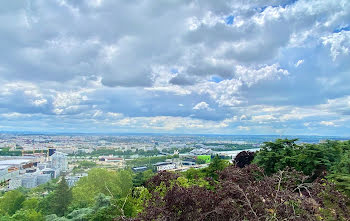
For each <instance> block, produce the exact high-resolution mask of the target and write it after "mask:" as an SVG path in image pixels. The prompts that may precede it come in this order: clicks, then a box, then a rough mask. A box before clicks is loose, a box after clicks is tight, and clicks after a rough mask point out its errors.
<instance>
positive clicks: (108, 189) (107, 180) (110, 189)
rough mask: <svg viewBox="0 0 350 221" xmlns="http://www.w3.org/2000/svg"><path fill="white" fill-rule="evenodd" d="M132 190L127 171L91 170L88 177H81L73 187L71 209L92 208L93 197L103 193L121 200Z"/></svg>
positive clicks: (130, 176) (130, 175)
mask: <svg viewBox="0 0 350 221" xmlns="http://www.w3.org/2000/svg"><path fill="white" fill-rule="evenodd" d="M131 188H132V173H131V171H127V170H120V171H117V172H116V171H111V170H107V169H103V168H94V169H91V170H90V171H89V173H88V176H86V177H82V178H81V179H80V180H79V181H78V182H77V183H76V185H75V186H74V187H73V207H77V208H82V207H85V206H92V205H94V203H95V197H96V196H97V195H98V194H100V193H103V194H105V195H108V196H112V197H116V198H122V197H125V196H126V195H128V193H129V192H130V189H131Z"/></svg>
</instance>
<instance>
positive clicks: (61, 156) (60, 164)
mask: <svg viewBox="0 0 350 221" xmlns="http://www.w3.org/2000/svg"><path fill="white" fill-rule="evenodd" d="M51 167H52V168H53V169H59V170H60V172H64V171H67V169H68V159H67V154H65V153H60V152H55V153H54V154H52V155H51Z"/></svg>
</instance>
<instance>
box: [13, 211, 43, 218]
mask: <svg viewBox="0 0 350 221" xmlns="http://www.w3.org/2000/svg"><path fill="white" fill-rule="evenodd" d="M11 218H12V219H13V220H18V221H44V220H45V219H44V216H43V215H42V214H41V213H40V212H37V211H36V210H34V209H26V210H25V209H21V210H18V211H17V212H16V213H15V214H14V215H13V216H12V217H11Z"/></svg>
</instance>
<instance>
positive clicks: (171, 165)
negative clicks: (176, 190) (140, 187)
mask: <svg viewBox="0 0 350 221" xmlns="http://www.w3.org/2000/svg"><path fill="white" fill-rule="evenodd" d="M153 166H155V167H156V169H157V171H163V170H172V169H175V168H176V164H175V163H171V162H159V163H156V164H153Z"/></svg>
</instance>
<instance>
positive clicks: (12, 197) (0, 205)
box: [0, 190, 25, 215]
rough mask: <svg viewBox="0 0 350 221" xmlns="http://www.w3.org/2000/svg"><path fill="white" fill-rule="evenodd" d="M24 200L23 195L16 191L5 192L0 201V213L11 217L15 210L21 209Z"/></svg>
mask: <svg viewBox="0 0 350 221" xmlns="http://www.w3.org/2000/svg"><path fill="white" fill-rule="evenodd" d="M24 200H25V196H24V194H23V193H21V192H20V191H18V190H13V191H9V192H6V193H5V194H4V196H3V197H1V199H0V211H3V212H5V214H8V215H13V214H15V213H16V211H17V210H19V209H21V208H22V203H23V201H24Z"/></svg>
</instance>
